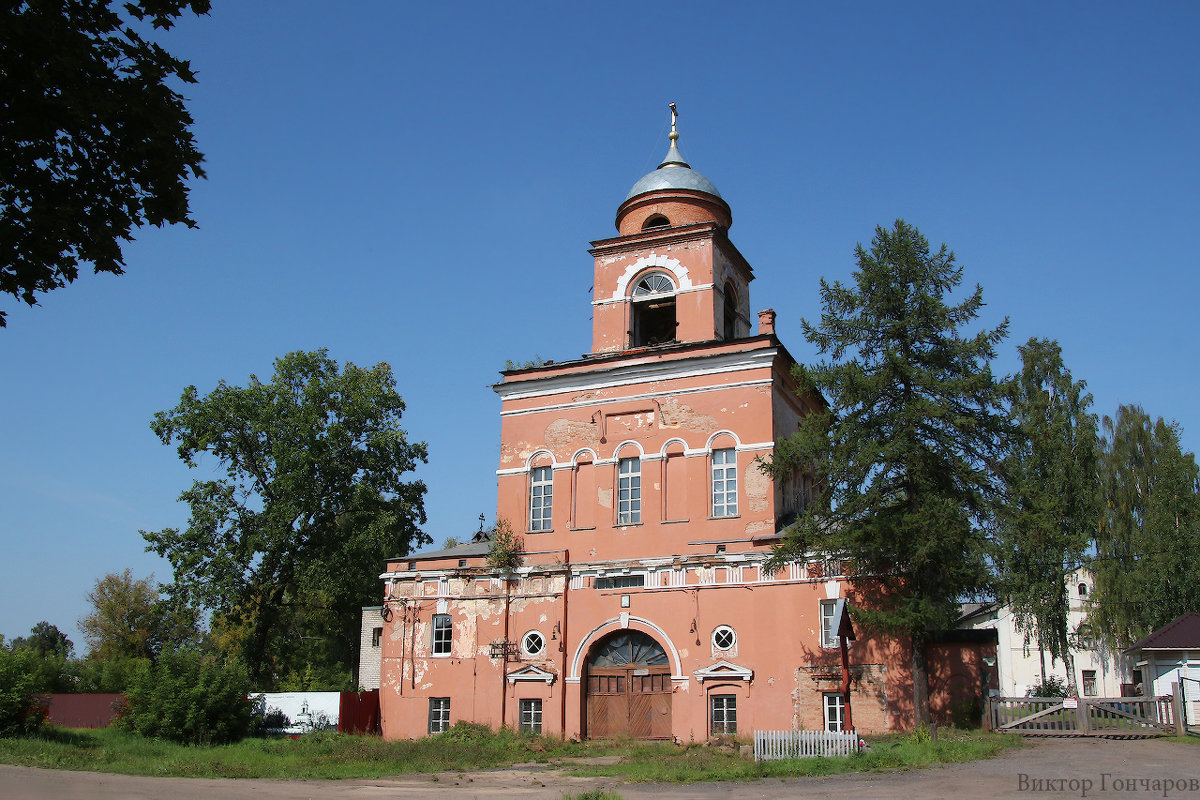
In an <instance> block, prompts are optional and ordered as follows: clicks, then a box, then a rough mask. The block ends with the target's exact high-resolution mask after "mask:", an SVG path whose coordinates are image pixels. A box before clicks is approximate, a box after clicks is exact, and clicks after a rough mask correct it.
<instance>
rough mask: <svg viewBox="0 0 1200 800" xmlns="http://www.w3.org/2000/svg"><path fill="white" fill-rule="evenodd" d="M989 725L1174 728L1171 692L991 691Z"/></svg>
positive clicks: (1062, 729) (1088, 732)
mask: <svg viewBox="0 0 1200 800" xmlns="http://www.w3.org/2000/svg"><path fill="white" fill-rule="evenodd" d="M988 705H989V709H988V711H989V719H990V721H991V727H992V730H995V731H997V732H999V733H1020V734H1024V735H1025V736H1113V735H1120V736H1123V737H1129V738H1132V737H1137V736H1161V735H1163V734H1166V733H1171V732H1173V731H1174V730H1175V719H1176V714H1177V713H1178V712H1177V711H1176V710H1175V708H1174V706H1173V703H1172V698H1171V697H1083V698H1078V699H1076V698H1062V697H993V698H991V699H990V701H989V703H988Z"/></svg>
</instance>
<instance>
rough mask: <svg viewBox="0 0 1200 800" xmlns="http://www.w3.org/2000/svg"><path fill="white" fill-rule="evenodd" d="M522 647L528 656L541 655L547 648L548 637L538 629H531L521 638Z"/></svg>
mask: <svg viewBox="0 0 1200 800" xmlns="http://www.w3.org/2000/svg"><path fill="white" fill-rule="evenodd" d="M521 649H522V650H523V651H525V655H527V656H540V655H541V654H542V651H543V650H545V649H546V638H545V637H544V636H542V634H540V633H538V632H537V631H530V632H529V633H527V634H525V636H523V637H522V638H521Z"/></svg>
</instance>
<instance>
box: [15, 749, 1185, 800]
mask: <svg viewBox="0 0 1200 800" xmlns="http://www.w3.org/2000/svg"><path fill="white" fill-rule="evenodd" d="M1022 776H1024V777H1022ZM1156 782H1157V783H1156ZM597 788H605V789H609V790H611V791H614V792H617V793H618V794H620V795H621V796H622V797H623V798H625V800H642V799H643V798H656V800H751V799H753V800H783V799H784V798H787V800H795V798H834V799H835V800H870V799H871V798H901V799H902V800H918V798H958V797H966V798H971V800H991V799H992V798H1009V797H1018V798H1019V797H1031V798H1035V797H1036V798H1059V797H1089V798H1099V800H1115V798H1123V799H1124V798H1134V797H1158V798H1164V797H1165V798H1200V746H1197V745H1195V744H1184V743H1178V742H1160V741H1151V740H1135V741H1110V740H1107V739H1094V740H1091V739H1057V740H1041V741H1034V742H1032V743H1031V744H1030V745H1029V746H1028V747H1025V748H1022V749H1020V750H1017V751H1009V752H1006V753H1005V754H1004V755H1002V756H1000V757H999V758H995V759H991V760H988V761H976V762H972V763H970V764H958V765H953V766H948V767H939V768H935V769H926V770H911V771H908V772H894V773H881V774H858V775H837V776H833V777H829V778H796V779H788V780H774V779H772V780H764V781H755V782H752V783H696V784H690V785H686V786H679V785H672V784H622V783H620V782H619V781H616V780H612V779H605V778H572V777H570V776H567V775H564V774H562V773H561V772H558V771H555V770H530V769H512V770H499V771H491V772H473V773H458V772H452V773H439V774H438V775H436V776H434V775H400V776H396V777H394V778H383V779H378V780H367V781H272V780H207V779H198V778H142V777H134V776H128V775H105V774H100V773H94V772H64V771H57V770H37V769H28V768H24V767H9V766H0V798H5V800H9V799H10V798H11V800H50V799H51V798H53V799H54V800H58V799H59V798H62V799H63V800H76V798H78V799H79V800H83V799H84V798H87V800H117V799H118V798H120V800H151V799H152V800H160V798H167V799H168V800H233V799H234V798H255V799H256V800H305V798H312V800H384V799H385V798H388V799H390V798H403V799H405V800H411V799H413V798H431V799H432V800H475V799H476V798H478V799H479V800H502V799H503V798H516V797H520V798H530V800H561V798H562V797H563V795H565V794H570V793H576V794H578V793H582V792H586V791H589V790H591V789H597Z"/></svg>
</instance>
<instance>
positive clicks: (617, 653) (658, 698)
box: [584, 630, 671, 739]
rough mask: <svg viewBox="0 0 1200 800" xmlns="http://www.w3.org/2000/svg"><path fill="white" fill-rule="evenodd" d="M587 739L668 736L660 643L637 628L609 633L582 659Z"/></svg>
mask: <svg viewBox="0 0 1200 800" xmlns="http://www.w3.org/2000/svg"><path fill="white" fill-rule="evenodd" d="M584 702H585V703H586V705H587V714H586V719H587V731H586V734H587V736H588V738H590V739H611V738H612V737H614V736H620V735H626V736H630V737H632V738H634V739H669V738H671V667H670V663H669V661H668V659H667V653H666V651H665V650H663V647H662V645H660V644H659V643H658V642H656V641H654V639H652V638H650V637H649V636H647V635H646V634H644V633H642V632H640V631H631V630H623V631H617V632H616V633H612V634H610V635H608V636H606V637H604V638H603V639H601V640H600V641H599V642H597V643H596V646H595V647H593V648H592V652H591V654H590V655H589V656H588V661H587V694H586V696H585V700H584Z"/></svg>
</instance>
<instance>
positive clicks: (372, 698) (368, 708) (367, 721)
mask: <svg viewBox="0 0 1200 800" xmlns="http://www.w3.org/2000/svg"><path fill="white" fill-rule="evenodd" d="M338 731H339V732H340V733H379V732H380V726H379V690H378V689H372V690H371V691H369V692H361V693H359V692H342V697H341V701H340V708H339V711H338Z"/></svg>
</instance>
